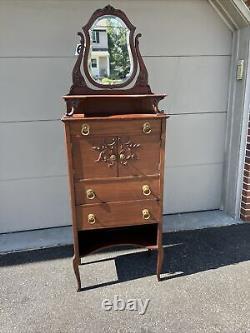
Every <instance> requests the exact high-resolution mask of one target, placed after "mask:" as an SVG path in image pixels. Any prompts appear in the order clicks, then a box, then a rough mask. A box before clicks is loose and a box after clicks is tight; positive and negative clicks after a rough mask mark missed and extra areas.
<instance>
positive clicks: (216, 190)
mask: <svg viewBox="0 0 250 333" xmlns="http://www.w3.org/2000/svg"><path fill="white" fill-rule="evenodd" d="M165 175H166V178H165V180H166V182H165V192H164V214H172V213H178V212H191V211H197V210H209V209H218V208H220V205H221V194H222V177H223V164H210V165H196V166H188V167H187V166H186V167H176V168H167V170H166V173H165Z"/></svg>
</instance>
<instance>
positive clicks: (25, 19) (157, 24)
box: [0, 0, 232, 56]
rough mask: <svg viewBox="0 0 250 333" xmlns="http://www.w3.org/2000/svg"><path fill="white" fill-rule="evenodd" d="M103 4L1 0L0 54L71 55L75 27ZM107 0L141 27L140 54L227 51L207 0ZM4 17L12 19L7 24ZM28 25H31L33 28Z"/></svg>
mask: <svg viewBox="0 0 250 333" xmlns="http://www.w3.org/2000/svg"><path fill="white" fill-rule="evenodd" d="M106 5H107V1H98V0H95V1H93V0H90V1H82V0H79V1H63V2H62V1H61V0H57V1H56V0H53V1H46V4H44V0H40V1H39V0H36V1H30V0H26V1H25V0H24V1H10V0H2V1H1V2H0V22H1V23H0V24H1V25H0V26H1V29H0V40H1V47H0V55H1V56H12V55H13V54H14V55H18V56H71V55H72V54H73V51H74V47H75V43H76V40H77V38H76V32H77V31H79V30H80V28H81V26H82V25H83V24H84V23H86V22H87V20H88V19H89V17H90V15H91V14H92V13H93V12H94V11H95V10H96V9H97V8H102V7H104V6H106ZM112 5H114V6H115V7H118V8H120V9H122V10H124V11H125V12H126V14H127V16H128V17H129V19H130V20H131V22H132V23H133V24H135V25H136V26H137V27H138V32H142V33H143V39H142V41H141V50H142V54H144V55H156V56H159V55H177V54H178V55H179V54H182V55H193V54H230V53H231V38H232V37H231V36H232V34H231V31H230V30H229V29H228V28H227V26H226V25H225V23H224V22H223V20H222V19H221V18H220V17H219V15H218V14H217V13H216V12H215V11H214V9H213V8H212V6H211V5H210V4H209V2H208V1H205V0H189V1H187V0H178V1H176V0H166V1H156V0H154V1H141V0H137V1H134V0H133V1H131V0H127V1H126V0H123V1H113V2H112ZM10 17H11V21H12V22H15V24H10ZM156 18H157V19H156ZM45 22H46V23H45ZM149 22H151V24H149ZM16 27H18V29H16ZM30 27H35V29H36V33H34V30H33V29H31V28H30ZM183 27H185V29H183ZM6 31H8V38H6ZM191 36H192V38H191ZM18 40H19V41H20V40H22V43H17V41H18ZM148 41H150V43H149V42H148Z"/></svg>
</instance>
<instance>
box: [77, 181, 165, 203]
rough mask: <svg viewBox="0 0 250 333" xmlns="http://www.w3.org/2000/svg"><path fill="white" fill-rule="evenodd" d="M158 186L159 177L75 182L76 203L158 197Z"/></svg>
mask: <svg viewBox="0 0 250 333" xmlns="http://www.w3.org/2000/svg"><path fill="white" fill-rule="evenodd" d="M159 187H160V184H159V177H145V178H140V179H120V180H106V179H105V180H103V181H102V180H101V181H94V180H91V181H87V182H85V181H82V182H76V183H75V198H76V205H82V204H92V203H103V202H115V201H133V200H145V199H159V191H160V189H159Z"/></svg>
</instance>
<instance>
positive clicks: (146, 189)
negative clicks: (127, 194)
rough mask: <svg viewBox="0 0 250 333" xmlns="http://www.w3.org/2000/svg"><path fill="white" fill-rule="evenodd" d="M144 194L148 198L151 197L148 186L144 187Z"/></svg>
mask: <svg viewBox="0 0 250 333" xmlns="http://www.w3.org/2000/svg"><path fill="white" fill-rule="evenodd" d="M142 193H143V195H146V196H148V195H150V194H151V190H150V187H149V186H148V185H143V186H142Z"/></svg>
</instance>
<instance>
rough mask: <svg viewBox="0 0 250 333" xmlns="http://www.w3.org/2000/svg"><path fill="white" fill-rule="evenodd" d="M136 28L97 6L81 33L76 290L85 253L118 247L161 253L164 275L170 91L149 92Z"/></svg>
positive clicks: (73, 132)
mask: <svg viewBox="0 0 250 333" xmlns="http://www.w3.org/2000/svg"><path fill="white" fill-rule="evenodd" d="M134 31H135V27H134V26H133V25H132V24H131V23H130V21H129V20H128V18H127V17H126V15H125V14H124V13H123V12H122V11H120V10H117V9H114V8H113V7H111V6H107V7H105V8H104V9H101V10H97V11H96V12H95V13H94V14H93V15H92V17H91V18H90V20H89V22H88V23H87V24H86V25H85V26H84V27H83V33H78V34H79V35H80V37H81V47H80V52H79V55H78V58H77V61H76V64H75V66H74V69H73V73H72V79H73V85H72V87H71V89H70V92H69V94H68V95H66V96H64V99H65V101H66V104H67V112H66V114H65V116H64V117H63V118H62V121H63V122H64V125H65V138H66V149H67V159H68V171H69V184H70V196H71V209H72V220H73V235H74V258H73V267H74V272H75V275H76V279H77V283H78V290H80V289H81V280H80V273H79V265H80V264H81V258H82V257H84V256H85V255H87V254H90V253H92V252H94V251H97V250H99V249H102V248H105V247H109V246H114V245H135V246H141V247H146V248H148V249H149V250H152V249H155V250H157V251H158V257H157V270H156V272H157V277H158V280H159V279H160V273H161V268H162V262H163V248H162V205H163V200H162V196H163V175H164V158H165V136H166V118H167V116H166V115H165V114H164V113H163V112H160V111H159V109H158V102H159V101H160V100H161V99H162V98H164V97H165V95H156V94H153V93H152V92H151V89H150V87H149V85H148V75H147V70H146V67H145V65H144V62H143V59H142V57H141V54H140V51H139V42H138V38H139V37H140V34H138V35H136V37H134ZM124 37H126V38H124ZM114 41H115V43H114ZM105 43H106V44H105ZM98 44H101V46H102V47H99V48H98ZM117 45H118V46H119V47H117ZM104 49H105V51H103V50H104ZM120 50H122V52H121V51H120ZM119 52H120V53H119ZM118 56H120V57H118ZM121 56H122V57H121ZM105 57H106V58H105ZM124 58H125V59H124ZM105 59H106V60H105Z"/></svg>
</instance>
